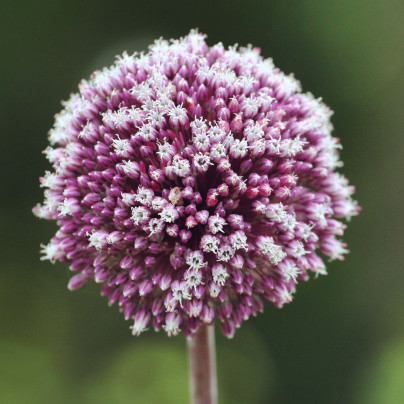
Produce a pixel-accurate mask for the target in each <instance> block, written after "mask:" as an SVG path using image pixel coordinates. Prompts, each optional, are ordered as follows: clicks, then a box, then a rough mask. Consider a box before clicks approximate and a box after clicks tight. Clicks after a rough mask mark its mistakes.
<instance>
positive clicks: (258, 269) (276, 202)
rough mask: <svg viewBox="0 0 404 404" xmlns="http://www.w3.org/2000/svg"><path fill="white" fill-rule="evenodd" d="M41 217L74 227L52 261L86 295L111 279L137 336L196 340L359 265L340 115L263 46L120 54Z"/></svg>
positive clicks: (71, 139) (67, 122)
mask: <svg viewBox="0 0 404 404" xmlns="http://www.w3.org/2000/svg"><path fill="white" fill-rule="evenodd" d="M63 105H64V109H63V110H62V112H60V113H59V114H57V115H56V118H55V124H54V127H53V129H51V131H50V132H49V140H50V143H51V146H49V147H48V148H47V149H46V150H45V151H44V153H45V155H46V157H47V158H48V160H49V161H50V162H51V163H52V164H53V166H54V172H52V173H51V172H46V173H45V176H44V177H41V178H40V183H41V186H42V187H45V188H46V190H45V201H44V203H43V204H42V205H37V206H36V207H35V208H34V213H35V214H36V215H37V216H39V217H41V218H45V219H48V220H56V221H57V223H58V225H59V227H60V228H59V230H58V231H57V233H56V235H55V236H54V237H53V238H52V240H51V241H50V243H49V244H48V245H43V246H42V253H43V257H42V259H48V260H50V261H51V262H54V261H57V260H58V261H62V262H67V263H69V264H70V269H71V270H72V271H74V272H76V274H75V275H74V276H73V277H72V278H71V280H70V282H69V288H70V289H71V290H74V289H78V288H81V287H83V286H84V285H85V284H86V283H87V282H88V281H90V280H95V282H97V283H102V284H103V287H102V293H103V294H104V295H107V296H108V298H109V303H110V304H113V303H117V304H118V305H119V308H120V310H121V311H123V312H124V315H125V318H126V319H132V320H133V325H132V327H131V328H132V332H133V334H134V335H139V334H140V333H141V332H143V331H144V330H146V328H147V326H148V325H149V323H151V324H152V326H153V327H154V329H155V330H159V329H161V328H163V329H164V330H165V331H166V333H167V334H168V335H169V336H170V335H176V334H177V333H178V332H179V331H180V330H182V331H184V332H185V334H186V335H187V336H192V335H193V334H194V333H195V332H196V330H197V329H198V327H199V326H200V325H201V324H202V323H207V324H211V323H212V322H213V321H214V319H215V317H217V318H219V319H220V321H221V323H222V330H223V332H224V334H225V335H227V336H229V337H231V336H233V334H234V332H235V329H236V328H237V327H239V326H240V324H241V323H242V321H243V320H246V319H248V318H249V317H250V316H251V315H255V314H256V313H257V312H259V311H262V309H263V302H262V299H265V300H268V301H270V302H272V303H273V304H274V305H276V306H278V307H282V305H284V304H285V303H288V302H290V301H291V300H292V297H293V293H294V292H295V287H296V284H297V282H298V281H300V280H306V279H308V273H309V272H314V273H315V274H325V273H326V270H325V266H324V263H323V259H322V258H321V257H320V256H319V255H318V253H319V252H320V253H321V254H323V255H325V256H328V257H330V258H331V259H343V255H344V254H345V253H347V250H346V244H345V243H343V242H342V241H340V240H339V239H338V238H337V236H341V235H342V234H343V231H344V229H345V227H346V226H345V224H343V223H342V222H341V221H340V220H339V219H349V218H350V217H351V216H354V215H356V214H357V213H358V212H359V210H360V209H359V207H358V206H357V203H356V202H355V201H354V200H353V199H352V198H351V195H352V194H353V193H354V187H353V186H351V185H349V184H348V181H347V180H346V178H345V177H344V176H343V175H341V174H339V173H338V172H336V171H335V169H336V168H338V167H340V166H341V165H342V163H341V162H340V161H339V149H340V148H341V145H340V143H339V139H337V138H335V137H332V136H331V131H332V125H331V123H330V116H331V114H332V112H331V111H330V109H329V108H328V107H327V106H326V105H324V104H323V103H322V102H321V100H319V99H315V98H314V97H313V96H312V95H311V94H303V93H301V88H300V84H299V82H298V81H296V80H295V79H294V78H293V76H287V75H285V74H284V73H282V72H281V71H280V70H279V69H277V68H275V67H274V65H273V63H272V61H271V60H270V59H265V60H264V59H263V58H262V57H261V56H260V54H259V49H257V48H253V47H247V48H240V49H238V48H237V47H236V46H234V47H230V48H228V49H225V48H224V47H223V45H222V44H221V43H219V44H217V45H215V46H212V47H209V46H208V45H207V44H206V43H205V37H204V36H203V35H202V34H199V33H198V32H195V31H191V33H190V34H189V35H188V36H186V37H185V38H181V39H180V40H171V41H165V40H158V41H156V42H155V44H154V45H152V46H151V47H150V50H149V52H148V53H147V54H144V53H140V54H135V55H132V56H130V55H128V54H127V53H124V54H123V55H122V56H120V57H118V58H117V60H116V62H115V64H114V65H113V66H112V67H110V68H108V69H104V70H102V71H96V72H95V73H94V74H93V75H92V76H91V79H90V80H89V81H82V82H81V83H80V85H79V92H78V93H77V94H73V95H72V96H71V98H70V99H69V100H68V101H67V102H64V103H63Z"/></svg>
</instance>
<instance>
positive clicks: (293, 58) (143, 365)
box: [0, 0, 404, 404]
mask: <svg viewBox="0 0 404 404" xmlns="http://www.w3.org/2000/svg"><path fill="white" fill-rule="evenodd" d="M193 27H199V29H200V30H201V31H202V32H205V33H207V34H208V36H209V37H208V42H209V44H211V45H212V44H214V43H216V42H219V41H222V42H223V43H224V44H225V45H232V44H234V43H239V44H241V45H246V44H248V43H253V44H254V45H255V46H259V47H261V48H262V53H263V55H264V56H266V57H273V59H274V61H275V64H276V65H277V66H278V67H280V68H281V69H282V70H284V71H285V72H294V73H295V75H296V77H297V78H298V79H299V80H301V82H302V83H303V88H304V90H305V91H311V92H313V93H314V94H315V95H316V96H322V97H323V98H324V100H325V102H326V103H327V104H329V105H330V106H331V107H332V109H333V110H334V111H335V115H334V118H333V123H334V125H335V135H336V136H338V137H340V138H341V141H342V144H343V145H344V149H343V152H342V159H343V160H344V162H345V166H344V168H343V171H344V173H345V174H346V175H347V176H348V178H350V180H351V181H352V183H353V184H355V185H356V186H357V199H358V200H359V202H360V204H361V205H362V206H363V212H362V214H361V215H360V216H359V217H358V218H354V220H353V221H352V222H351V224H350V226H349V229H348V231H347V233H346V236H345V239H346V240H347V242H348V243H349V247H350V249H351V251H352V252H351V254H350V255H349V256H348V257H347V259H346V261H345V262H342V263H341V262H333V263H330V264H329V265H328V269H329V276H327V277H321V278H319V279H316V280H314V279H313V280H311V281H310V282H308V283H305V284H301V285H299V287H298V292H297V294H296V298H295V301H294V302H293V303H292V304H291V305H288V306H285V308H284V309H282V310H278V309H275V308H273V307H272V306H270V305H269V304H268V305H266V308H265V313H264V314H263V315H260V316H259V317H257V318H254V319H252V320H250V321H248V322H247V323H245V324H244V325H243V326H242V327H241V329H240V330H239V331H238V332H237V333H236V336H235V338H234V339H233V340H227V339H225V338H224V337H223V336H221V335H220V333H219V332H217V350H218V354H217V355H218V368H219V384H220V398H221V403H222V404H230V403H235V404H244V403H248V404H254V403H257V404H258V403H260V404H261V403H262V404H264V403H282V404H289V403H293V404H296V403H311V404H316V403H321V404H322V403H329V404H333V403H355V404H373V403H375V404H376V403H377V404H380V403H382V404H384V403H386V404H399V403H403V402H404V401H403V400H404V399H403V397H404V382H403V380H404V293H403V286H404V270H403V269H404V268H403V267H404V265H403V262H404V260H403V258H404V257H403V247H402V244H403V216H404V215H403V209H402V204H403V200H404V198H403V194H404V192H403V172H404V170H403V168H404V167H403V157H404V156H403V143H404V141H403V128H404V114H403V106H404V101H403V97H402V95H403V90H404V85H403V84H404V81H403V79H402V78H403V74H404V51H403V45H404V40H403V38H404V6H403V2H402V1H398V0H367V1H362V0H327V1H323V0H318V1H316V0H305V1H293V0H279V1H269V0H267V1H264V0H261V1H258V0H249V1H241V0H231V1H219V0H215V1H210V0H205V1H199V2H193V1H189V0H187V1H182V0H176V1H164V0H161V1H154V0H149V1H131V2H122V1H118V0H116V1H112V2H111V1H107V0H87V1H76V0H37V1H29V0H26V1H23V0H20V1H18V0H2V2H1V4H0V81H1V87H0V88H1V92H0V119H1V130H0V135H1V143H0V151H1V159H0V163H1V170H0V173H1V198H0V204H1V207H0V220H1V221H0V231H1V243H0V248H1V264H0V267H1V273H0V402H1V403H8V404H14V403H18V404H19V403H24V404H25V403H29V404H31V403H34V404H35V403H42V404H46V403H62V404H63V403H73V402H74V403H76V404H92V403H101V404H102V403H112V404H114V403H135V402H136V403H146V404H154V403H167V404H171V403H172V404H183V403H187V402H188V386H187V383H188V381H187V360H186V356H185V339H184V337H183V336H180V337H178V338H171V339H168V338H167V337H165V336H164V335H161V334H155V333H154V332H149V333H146V334H143V335H142V336H141V337H140V338H134V337H132V336H131V334H130V331H129V329H128V327H129V325H130V324H129V323H127V322H125V321H124V320H123V316H122V315H121V314H120V313H119V312H118V310H117V308H116V307H112V308H109V307H108V306H107V302H106V299H105V298H101V297H100V296H99V294H100V290H99V287H98V286H94V287H87V288H85V289H84V290H80V291H78V292H75V293H71V292H69V291H68V290H67V288H66V284H67V281H68V278H69V275H70V274H69V272H68V269H67V267H66V266H64V265H61V264H56V265H54V266H52V265H51V264H50V263H48V262H42V261H39V244H40V243H41V242H47V241H48V240H49V238H50V237H51V236H52V235H53V234H54V232H55V229H56V227H55V224H53V223H49V222H45V221H39V220H38V219H36V218H35V217H34V216H33V215H32V214H31V208H32V206H33V205H35V204H36V203H37V202H39V201H42V190H41V189H40V188H39V186H38V177H39V176H40V175H42V174H43V172H44V171H45V170H46V169H48V168H49V166H48V163H47V161H46V160H45V158H44V156H43V155H42V154H41V151H42V150H43V149H44V148H45V147H46V145H47V136H46V134H47V131H48V130H49V128H50V127H51V126H52V123H53V115H54V114H55V113H56V112H58V111H59V110H60V100H61V99H65V98H67V97H68V95H69V94H70V92H73V91H75V89H76V86H77V83H78V82H79V81H80V80H81V78H83V77H87V76H89V74H90V73H91V72H92V71H93V70H95V69H97V68H101V67H102V66H104V65H110V64H111V63H112V61H113V58H114V55H116V54H118V53H121V52H122V51H123V50H125V49H126V50H128V51H135V50H142V49H145V48H146V46H147V44H149V43H151V42H152V41H153V40H154V39H155V38H158V37H160V36H163V37H165V38H171V37H179V36H181V35H184V34H186V33H187V32H188V31H189V30H190V29H191V28H193Z"/></svg>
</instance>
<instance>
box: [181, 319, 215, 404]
mask: <svg viewBox="0 0 404 404" xmlns="http://www.w3.org/2000/svg"><path fill="white" fill-rule="evenodd" d="M188 354H189V376H190V387H191V403H192V404H217V403H218V401H217V374H216V355H215V333H214V328H213V325H210V326H209V325H206V324H203V325H202V326H201V327H200V328H199V330H198V331H197V333H196V334H195V336H194V337H193V338H189V339H188Z"/></svg>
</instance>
